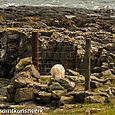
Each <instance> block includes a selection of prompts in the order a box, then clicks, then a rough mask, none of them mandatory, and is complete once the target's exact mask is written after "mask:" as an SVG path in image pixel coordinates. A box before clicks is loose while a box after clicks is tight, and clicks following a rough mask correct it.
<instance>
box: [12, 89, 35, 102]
mask: <svg viewBox="0 0 115 115" xmlns="http://www.w3.org/2000/svg"><path fill="white" fill-rule="evenodd" d="M31 100H35V96H34V89H33V88H32V87H26V88H18V89H16V93H15V96H14V101H15V102H23V101H31Z"/></svg>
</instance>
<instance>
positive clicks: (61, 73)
mask: <svg viewBox="0 0 115 115" xmlns="http://www.w3.org/2000/svg"><path fill="white" fill-rule="evenodd" d="M50 73H51V75H52V77H53V78H54V79H56V80H58V79H63V78H65V69H64V67H63V66H62V65H61V64H56V65H54V66H53V67H52V68H51V71H50Z"/></svg>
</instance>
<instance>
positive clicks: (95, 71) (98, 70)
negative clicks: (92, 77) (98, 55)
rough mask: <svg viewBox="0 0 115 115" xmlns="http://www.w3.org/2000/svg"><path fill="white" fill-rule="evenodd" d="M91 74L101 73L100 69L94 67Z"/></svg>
mask: <svg viewBox="0 0 115 115" xmlns="http://www.w3.org/2000/svg"><path fill="white" fill-rule="evenodd" d="M93 72H94V73H100V72H101V67H94V68H93Z"/></svg>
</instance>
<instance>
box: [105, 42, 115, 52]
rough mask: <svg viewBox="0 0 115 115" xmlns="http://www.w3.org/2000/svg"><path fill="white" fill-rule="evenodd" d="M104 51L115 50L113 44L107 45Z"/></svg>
mask: <svg viewBox="0 0 115 115" xmlns="http://www.w3.org/2000/svg"><path fill="white" fill-rule="evenodd" d="M105 49H106V50H108V51H114V50H115V44H113V43H108V44H106V45H105Z"/></svg>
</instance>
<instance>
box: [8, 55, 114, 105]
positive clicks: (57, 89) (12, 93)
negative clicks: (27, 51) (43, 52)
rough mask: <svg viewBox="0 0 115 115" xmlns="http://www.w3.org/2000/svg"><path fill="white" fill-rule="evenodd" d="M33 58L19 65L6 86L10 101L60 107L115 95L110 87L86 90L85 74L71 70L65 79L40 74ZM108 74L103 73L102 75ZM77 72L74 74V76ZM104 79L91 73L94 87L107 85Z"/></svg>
mask: <svg viewBox="0 0 115 115" xmlns="http://www.w3.org/2000/svg"><path fill="white" fill-rule="evenodd" d="M31 61H32V60H31V57H27V58H23V59H21V60H20V61H19V63H18V64H17V65H16V71H15V77H13V78H12V80H11V84H10V85H9V87H8V88H7V101H11V102H16V103H20V102H25V101H35V102H37V103H39V104H40V103H42V104H48V105H52V106H59V105H63V104H71V103H84V102H86V103H105V102H109V101H110V98H111V97H112V96H114V95H115V88H114V87H110V88H109V89H107V90H106V91H105V92H100V93H96V92H90V91H84V80H85V79H84V76H82V75H80V74H79V73H78V72H74V71H72V70H68V75H65V76H64V78H60V79H55V78H53V77H52V76H46V75H45V76H41V77H40V79H39V72H38V71H37V70H36V68H35V67H34V65H33V64H32V63H31ZM105 74H106V75H107V72H106V73H103V75H105ZM73 75H74V76H73ZM107 81H108V80H105V81H103V80H102V79H98V78H96V77H94V76H91V89H96V88H99V87H102V86H103V85H105V83H106V82H107Z"/></svg>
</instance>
